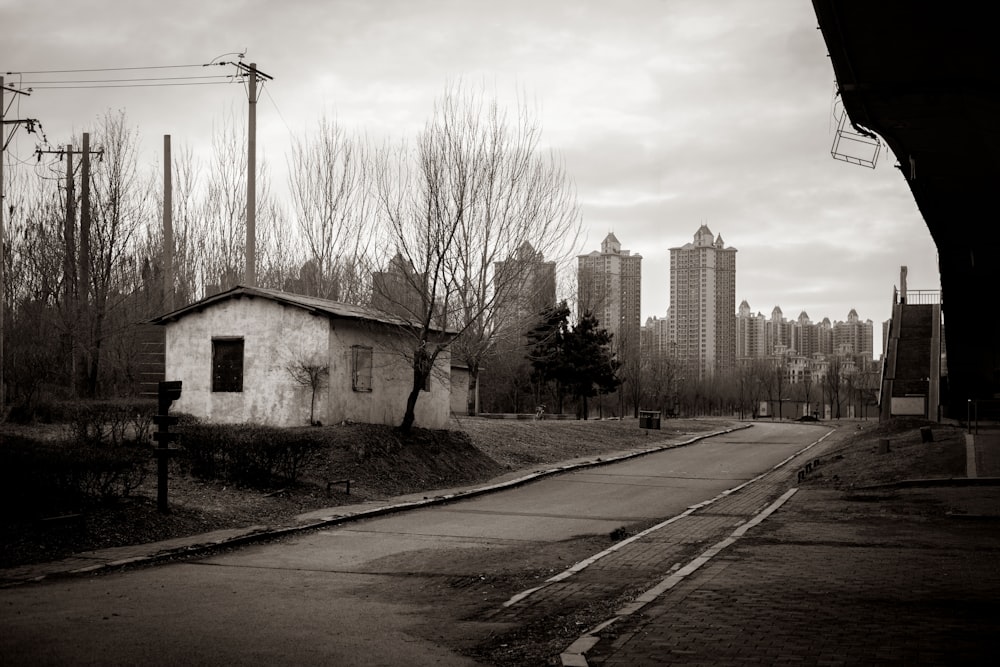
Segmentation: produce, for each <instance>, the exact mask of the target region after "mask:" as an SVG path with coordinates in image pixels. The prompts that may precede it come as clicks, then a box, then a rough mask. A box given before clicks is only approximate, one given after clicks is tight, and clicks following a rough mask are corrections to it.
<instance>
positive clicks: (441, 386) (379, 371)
mask: <svg viewBox="0 0 1000 667" xmlns="http://www.w3.org/2000/svg"><path fill="white" fill-rule="evenodd" d="M166 327H167V335H166V339H167V345H166V371H167V372H166V379H168V380H181V381H182V382H183V389H182V392H181V397H180V399H179V400H178V401H176V402H175V403H174V406H173V409H175V410H176V411H178V412H185V413H188V414H192V415H194V416H196V417H199V418H202V419H205V420H208V421H211V422H215V423H241V422H253V423H260V424H270V425H275V426H300V425H305V424H308V422H309V401H310V395H311V390H310V389H309V388H308V387H302V386H300V385H298V384H296V383H295V382H294V381H293V380H292V378H291V376H290V374H289V372H288V370H287V368H288V366H289V365H290V364H292V363H294V362H295V361H296V360H299V359H305V360H308V362H309V363H319V364H323V363H326V364H328V365H329V367H330V376H329V380H328V383H327V388H325V389H323V390H321V391H320V392H319V393H318V395H317V398H316V412H315V418H316V419H317V420H319V421H321V422H323V423H324V424H329V423H337V422H340V421H343V420H345V419H349V420H351V421H355V422H364V423H375V424H391V425H392V424H398V423H400V422H401V421H402V419H403V413H404V411H405V408H406V397H407V395H408V393H409V390H410V387H411V385H412V370H411V368H410V366H409V364H408V361H407V360H406V359H405V358H404V357H403V356H402V355H401V354H400V351H401V350H404V349H405V346H406V343H405V342H402V344H400V341H399V340H398V338H396V336H395V334H394V333H393V332H391V330H387V329H384V328H382V327H381V326H379V325H375V324H372V323H367V322H358V321H354V320H348V319H336V318H334V319H331V318H329V317H327V316H319V315H313V314H311V313H309V312H308V311H306V310H303V309H301V308H297V307H294V306H285V305H283V304H280V303H277V302H275V301H272V300H269V299H264V298H246V297H244V298H234V299H229V300H226V301H221V302H218V303H215V304H212V305H210V306H208V307H206V308H205V309H204V310H201V311H197V312H191V313H188V314H186V315H184V316H183V317H181V318H180V319H179V320H177V321H174V322H170V323H168V324H167V325H166ZM213 338H243V340H244V350H243V354H244V359H243V391H242V392H213V391H212V339H213ZM353 345H365V346H369V347H371V348H373V363H372V391H370V392H358V391H354V390H353V388H352V376H351V371H352V369H351V362H352V352H351V346H353ZM449 368H450V354H448V352H447V351H446V352H444V353H442V354H441V355H440V356H439V357H438V360H437V362H436V364H435V372H434V373H433V374H432V378H431V386H430V388H431V390H430V391H426V392H421V395H420V399H419V400H418V401H417V406H416V411H415V412H416V423H415V424H416V426H420V427H424V428H444V427H445V426H446V425H447V421H448V410H449V401H450V385H451V382H450V376H449V373H448V371H447V370H444V371H442V370H441V369H449Z"/></svg>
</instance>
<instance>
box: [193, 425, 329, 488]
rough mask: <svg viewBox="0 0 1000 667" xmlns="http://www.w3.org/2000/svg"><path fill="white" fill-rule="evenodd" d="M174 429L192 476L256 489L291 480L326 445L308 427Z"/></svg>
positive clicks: (219, 426) (296, 478)
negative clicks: (176, 430)
mask: <svg viewBox="0 0 1000 667" xmlns="http://www.w3.org/2000/svg"><path fill="white" fill-rule="evenodd" d="M178 432H179V433H180V434H181V436H180V444H181V447H182V449H183V450H184V459H183V460H184V462H186V465H187V466H188V470H190V472H191V474H193V475H196V476H198V477H202V478H207V479H221V480H225V481H227V482H232V483H234V484H242V485H247V486H255V487H262V486H269V485H271V484H273V483H274V482H276V481H287V482H291V483H294V482H296V481H297V480H298V477H299V475H300V473H301V472H302V470H303V468H305V467H306V466H308V465H309V464H310V463H312V462H313V461H315V460H316V459H317V457H318V456H319V455H320V453H321V452H322V451H323V450H324V449H325V447H326V445H325V443H324V441H323V439H322V437H321V435H320V434H319V433H317V432H316V431H313V430H309V429H283V428H276V427H272V426H261V425H258V424H232V425H222V424H198V423H187V424H185V425H184V426H183V427H181V428H179V429H178Z"/></svg>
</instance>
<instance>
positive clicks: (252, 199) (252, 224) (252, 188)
mask: <svg viewBox="0 0 1000 667" xmlns="http://www.w3.org/2000/svg"><path fill="white" fill-rule="evenodd" d="M249 73H250V108H249V110H248V121H247V256H246V262H247V265H246V272H245V278H244V282H246V284H247V286H248V287H255V286H256V285H257V63H250V72H249Z"/></svg>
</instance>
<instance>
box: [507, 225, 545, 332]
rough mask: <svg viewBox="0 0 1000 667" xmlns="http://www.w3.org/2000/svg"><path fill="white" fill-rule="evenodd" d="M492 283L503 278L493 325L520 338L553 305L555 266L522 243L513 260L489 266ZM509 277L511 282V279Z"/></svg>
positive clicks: (532, 248)
mask: <svg viewBox="0 0 1000 667" xmlns="http://www.w3.org/2000/svg"><path fill="white" fill-rule="evenodd" d="M493 275H494V279H496V277H497V276H503V281H502V282H504V283H505V284H506V286H507V293H506V294H505V295H503V296H502V299H501V302H500V303H498V304H497V318H496V319H497V325H498V326H500V327H503V328H511V327H512V328H514V329H516V330H518V331H520V332H521V333H522V334H523V333H524V332H525V331H527V330H528V329H530V328H531V327H533V326H534V325H535V324H536V323H537V320H538V316H539V314H540V313H541V312H542V310H544V309H545V308H549V307H551V306H554V305H555V303H556V263H555V262H546V261H545V257H544V256H543V255H542V253H540V252H538V251H536V250H535V249H534V247H532V245H531V244H530V243H528V242H527V241H525V242H524V243H523V244H522V245H521V247H520V248H518V249H517V252H516V253H515V254H514V256H513V257H510V258H509V259H506V260H504V261H502V262H495V263H494V265H493ZM511 277H513V279H511Z"/></svg>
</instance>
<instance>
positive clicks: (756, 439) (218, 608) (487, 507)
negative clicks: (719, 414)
mask: <svg viewBox="0 0 1000 667" xmlns="http://www.w3.org/2000/svg"><path fill="white" fill-rule="evenodd" d="M823 432H824V431H823V430H820V429H817V428H816V427H810V426H806V425H790V424H785V425H778V426H772V425H757V426H755V427H754V428H751V429H747V430H741V431H737V432H735V433H732V434H729V435H726V436H720V437H715V438H711V439H709V440H706V441H703V442H701V443H699V444H696V445H692V446H689V447H684V448H680V449H676V450H669V451H665V452H662V453H658V454H653V455H649V456H644V457H641V458H637V459H633V460H631V461H627V462H623V463H619V464H614V465H609V466H605V467H600V468H591V469H588V470H583V471H579V472H576V473H569V474H566V475H560V476H557V477H553V478H549V479H546V480H543V481H539V482H536V483H533V484H530V485H526V486H523V487H520V488H517V489H512V490H509V491H506V492H502V493H497V494H493V495H489V496H484V497H480V498H477V499H471V500H467V501H463V502H456V503H453V504H451V505H445V506H439V507H434V508H426V509H422V510H417V511H412V512H407V513H405V514H400V515H395V516H389V517H385V518H382V519H377V520H369V521H363V522H358V523H355V524H349V525H346V526H342V527H339V528H335V529H330V530H322V531H316V532H313V533H309V534H305V535H300V536H298V537H296V538H294V539H287V540H284V541H282V542H279V543H273V544H266V545H258V546H254V547H247V548H244V549H240V550H236V551H233V552H230V553H226V554H220V555H217V556H213V557H210V558H205V559H201V560H191V561H186V562H182V563H177V564H171V565H165V566H160V567H155V568H147V569H141V570H135V571H130V572H125V573H119V574H111V575H105V576H99V577H94V578H92V579H86V580H65V581H53V582H49V583H42V584H39V585H34V586H22V587H17V588H12V589H7V590H0V663H3V664H110V663H114V664H125V663H136V664H138V663H144V664H153V665H156V664H238V663H239V664H247V663H265V662H266V663H270V664H338V665H362V664H363V665H398V664H408V665H432V664H433V665H466V664H475V663H474V662H473V661H472V660H470V659H468V658H465V657H463V655H462V654H461V652H460V650H461V649H462V648H463V647H465V646H468V645H471V644H474V643H475V641H477V638H481V637H482V636H483V635H485V634H487V633H489V632H494V631H503V630H509V629H510V627H511V624H512V621H510V620H503V619H501V620H497V621H495V622H489V621H487V620H482V619H483V618H484V615H483V613H482V612H483V610H484V609H487V608H499V606H500V605H501V604H502V602H503V601H504V600H506V599H508V598H509V597H510V596H511V595H513V594H515V593H517V592H518V591H521V590H524V589H525V588H526V587H528V586H530V585H532V584H537V583H538V582H539V580H541V579H544V578H545V577H548V576H551V574H552V573H554V572H558V571H559V570H561V569H564V568H566V567H568V566H569V565H572V564H573V563H574V562H578V561H579V560H581V559H583V558H586V557H587V556H589V555H590V554H592V553H595V552H597V551H600V550H602V549H604V548H605V547H607V546H609V545H610V544H611V543H612V542H611V540H609V538H608V535H609V533H611V532H612V531H616V530H619V529H620V530H622V531H624V532H626V533H627V532H634V531H635V530H636V529H637V528H638V527H644V526H646V525H649V524H652V523H655V522H657V521H659V520H662V519H663V518H666V517H669V516H672V515H675V514H678V513H680V512H682V511H684V510H685V509H686V508H687V507H689V506H690V505H692V504H695V503H698V502H701V501H704V500H706V499H708V498H712V497H715V496H716V495H718V494H719V493H720V492H722V491H724V490H726V489H730V488H733V487H735V486H737V485H739V484H741V483H743V482H744V481H746V480H748V479H750V478H753V477H754V476H756V475H757V474H759V473H761V472H763V471H765V470H767V469H769V468H770V467H771V466H773V465H775V464H776V463H778V462H780V461H782V460H784V459H785V458H787V457H788V456H790V455H791V454H793V453H794V452H796V451H798V450H800V449H801V448H802V447H803V446H805V445H807V444H809V443H811V442H813V441H815V440H816V439H817V438H818V437H819V436H820V435H822V434H823ZM487 584H488V587H487ZM473 618H478V619H480V620H471V619H473ZM515 622H516V621H515Z"/></svg>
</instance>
